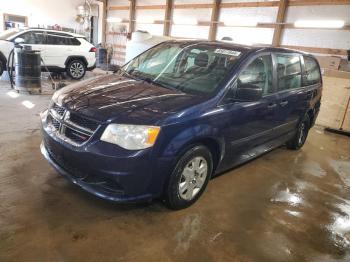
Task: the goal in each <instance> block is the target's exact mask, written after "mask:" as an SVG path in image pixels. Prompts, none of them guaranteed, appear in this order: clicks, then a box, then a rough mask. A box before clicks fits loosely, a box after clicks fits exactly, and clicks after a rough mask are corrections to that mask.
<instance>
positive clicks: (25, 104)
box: [22, 100, 35, 109]
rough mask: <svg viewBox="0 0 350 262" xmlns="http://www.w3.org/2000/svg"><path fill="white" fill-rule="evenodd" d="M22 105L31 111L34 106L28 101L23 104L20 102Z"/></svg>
mask: <svg viewBox="0 0 350 262" xmlns="http://www.w3.org/2000/svg"><path fill="white" fill-rule="evenodd" d="M22 105H24V106H25V107H26V108H28V109H32V108H33V107H34V106H35V104H33V103H32V102H30V101H28V100H24V101H23V102H22Z"/></svg>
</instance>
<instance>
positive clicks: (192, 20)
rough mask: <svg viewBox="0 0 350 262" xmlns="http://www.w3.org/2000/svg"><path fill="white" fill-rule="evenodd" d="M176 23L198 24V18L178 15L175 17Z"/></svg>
mask: <svg viewBox="0 0 350 262" xmlns="http://www.w3.org/2000/svg"><path fill="white" fill-rule="evenodd" d="M174 24H175V25H198V20H197V19H195V18H188V17H178V18H174Z"/></svg>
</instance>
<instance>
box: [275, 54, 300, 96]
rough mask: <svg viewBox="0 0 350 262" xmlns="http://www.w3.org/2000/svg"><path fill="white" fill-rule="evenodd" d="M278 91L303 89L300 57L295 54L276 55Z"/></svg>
mask: <svg viewBox="0 0 350 262" xmlns="http://www.w3.org/2000/svg"><path fill="white" fill-rule="evenodd" d="M276 60H277V79H278V90H279V91H281V90H289V89H294V88H299V87H301V64H300V56H299V55H293V54H276Z"/></svg>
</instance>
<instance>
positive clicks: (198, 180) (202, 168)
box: [165, 145, 213, 209]
mask: <svg viewBox="0 0 350 262" xmlns="http://www.w3.org/2000/svg"><path fill="white" fill-rule="evenodd" d="M212 170H213V161H212V156H211V153H210V151H209V150H208V149H207V148H206V147H205V146H202V145H198V146H194V147H192V148H191V149H189V150H188V151H187V152H186V153H185V154H184V155H183V156H182V157H181V158H180V160H179V161H178V163H177V165H176V167H175V169H174V171H173V173H172V175H171V177H170V179H169V183H168V186H167V189H166V192H165V200H166V204H167V206H168V207H169V208H171V209H183V208H186V207H188V206H190V205H192V204H193V203H194V202H196V201H197V199H198V198H199V197H200V196H201V194H202V193H203V192H204V190H205V188H206V186H207V184H208V181H209V179H210V176H211V173H212Z"/></svg>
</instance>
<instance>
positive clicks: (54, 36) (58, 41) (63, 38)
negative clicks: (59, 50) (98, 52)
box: [47, 32, 80, 45]
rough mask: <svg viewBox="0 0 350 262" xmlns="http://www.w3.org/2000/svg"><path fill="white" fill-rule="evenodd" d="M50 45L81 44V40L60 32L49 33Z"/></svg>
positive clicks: (48, 41) (48, 42)
mask: <svg viewBox="0 0 350 262" xmlns="http://www.w3.org/2000/svg"><path fill="white" fill-rule="evenodd" d="M47 44H48V45H80V42H79V40H77V39H76V38H74V37H72V36H70V35H66V34H60V33H49V32H48V33H47Z"/></svg>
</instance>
